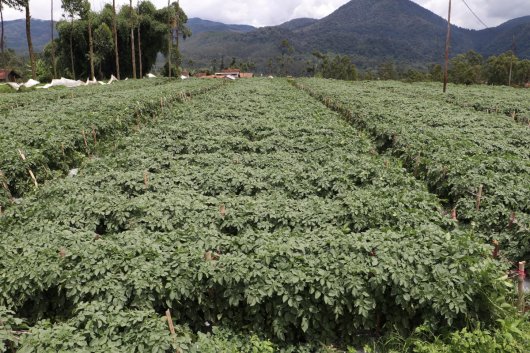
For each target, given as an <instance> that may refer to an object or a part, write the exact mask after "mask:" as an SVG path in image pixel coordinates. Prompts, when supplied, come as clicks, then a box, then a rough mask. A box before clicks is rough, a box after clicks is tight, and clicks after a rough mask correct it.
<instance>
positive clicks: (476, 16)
mask: <svg viewBox="0 0 530 353" xmlns="http://www.w3.org/2000/svg"><path fill="white" fill-rule="evenodd" d="M462 2H463V3H464V4H465V5H466V7H467V8H468V10H469V11H470V12H471V13H472V14H473V16H475V18H476V19H477V20H478V21H479V22H480V23H482V25H483V26H484V27H486V28H489V26H488V25H487V24H485V23H484V21H482V20H481V19H480V17H478V15H477V14H476V13H475V11H473V10H472V9H471V7H469V5H468V4H467V2H466V0H462Z"/></svg>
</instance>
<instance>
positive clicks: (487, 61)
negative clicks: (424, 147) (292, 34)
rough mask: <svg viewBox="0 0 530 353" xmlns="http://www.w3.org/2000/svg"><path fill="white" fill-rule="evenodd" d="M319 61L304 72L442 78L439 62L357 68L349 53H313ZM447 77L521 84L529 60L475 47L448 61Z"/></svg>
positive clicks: (374, 77) (464, 81) (528, 74)
mask: <svg viewBox="0 0 530 353" xmlns="http://www.w3.org/2000/svg"><path fill="white" fill-rule="evenodd" d="M313 55H314V56H315V57H316V58H318V60H319V63H318V64H317V63H315V62H308V65H307V69H306V71H307V75H309V76H318V77H324V78H334V79H341V80H356V79H361V80H403V81H408V82H421V81H435V82H442V81H443V69H442V66H441V65H439V64H435V65H432V66H431V67H430V69H429V70H428V71H426V70H420V69H414V68H410V67H409V68H407V67H403V66H396V65H395V64H394V63H393V62H392V61H387V62H383V63H381V64H379V65H378V67H377V68H376V69H367V70H363V71H361V72H357V71H356V69H355V65H354V64H353V63H352V61H351V59H350V57H348V56H340V55H337V56H335V57H334V58H332V57H330V56H329V55H324V54H321V53H313ZM449 81H450V82H452V83H457V84H467V85H469V84H490V85H506V86H524V85H525V84H527V83H528V82H529V81H530V60H528V59H524V60H521V59H519V58H518V57H517V56H516V55H514V54H513V53H512V52H511V51H509V52H506V53H504V54H501V55H499V56H490V57H488V58H484V57H483V56H482V55H480V54H478V53H477V52H475V51H469V52H467V53H464V54H460V55H457V56H455V57H454V58H452V59H451V60H450V63H449Z"/></svg>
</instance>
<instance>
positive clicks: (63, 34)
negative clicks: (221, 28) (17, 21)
mask: <svg viewBox="0 0 530 353" xmlns="http://www.w3.org/2000/svg"><path fill="white" fill-rule="evenodd" d="M30 1H32V0H0V22H1V27H2V28H1V34H0V50H1V55H2V61H3V62H2V64H3V65H4V66H5V65H6V63H13V62H17V61H16V60H15V59H14V58H13V57H14V53H12V52H10V51H6V50H5V48H4V47H5V40H4V30H3V23H4V21H3V9H4V6H7V7H10V8H13V9H16V10H20V11H24V12H25V14H26V37H27V42H28V52H29V61H30V66H31V76H32V78H33V79H39V80H41V81H49V80H51V79H53V78H58V77H60V76H64V77H68V78H72V79H79V78H83V79H84V78H90V79H91V80H94V79H95V78H100V79H101V78H104V77H110V76H111V75H115V76H116V77H117V78H118V79H121V77H132V78H138V77H143V76H144V75H145V74H146V73H147V72H148V71H149V70H150V69H151V68H152V66H153V65H154V64H155V62H156V60H157V55H158V54H159V53H164V54H165V58H166V64H165V67H164V69H163V71H164V74H166V75H168V76H176V75H178V74H179V72H180V71H179V70H180V66H181V65H182V58H181V55H180V52H179V40H180V39H186V38H188V37H189V36H191V31H190V29H189V28H188V27H187V26H186V23H187V21H188V17H187V16H186V14H185V13H184V11H183V10H182V8H181V7H180V5H179V2H178V1H177V2H173V3H171V0H168V6H167V7H164V8H162V9H157V8H156V7H155V6H154V5H153V3H152V2H150V1H144V0H142V1H140V0H136V2H135V3H133V0H129V4H128V5H124V6H122V7H121V8H120V9H117V8H116V1H115V0H113V1H112V3H107V4H105V5H104V7H103V9H102V10H101V11H99V12H95V11H93V10H92V7H91V4H90V2H89V1H88V0H61V8H62V9H63V11H64V15H63V18H62V19H61V20H60V21H58V22H57V23H55V22H54V21H53V11H54V8H53V7H54V0H50V12H51V14H52V22H51V23H52V25H51V28H50V42H49V43H48V45H47V46H46V47H45V48H44V51H43V53H41V54H40V55H36V54H35V52H34V50H33V45H32V41H31V14H30ZM55 28H56V30H57V32H58V34H59V35H58V37H57V38H55V37H54V29H55Z"/></svg>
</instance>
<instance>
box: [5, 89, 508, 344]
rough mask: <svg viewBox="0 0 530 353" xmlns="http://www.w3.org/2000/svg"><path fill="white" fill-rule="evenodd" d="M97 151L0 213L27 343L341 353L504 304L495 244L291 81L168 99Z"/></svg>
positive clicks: (8, 295)
mask: <svg viewBox="0 0 530 353" xmlns="http://www.w3.org/2000/svg"><path fill="white" fill-rule="evenodd" d="M107 152H108V154H107V155H106V156H102V157H101V158H100V159H98V160H91V161H88V163H87V164H86V166H85V167H83V168H82V169H81V171H80V174H79V176H77V177H75V178H68V179H65V180H56V181H53V182H50V183H47V185H46V186H45V187H43V188H41V189H39V190H38V191H37V192H35V193H32V194H30V195H28V196H27V197H25V199H24V200H23V201H22V202H21V204H20V205H17V206H15V207H12V208H10V209H9V210H8V211H7V212H6V213H5V214H4V215H3V216H2V217H1V218H0V253H2V254H4V256H2V257H1V258H0V306H5V307H6V308H7V309H9V310H12V311H14V312H15V313H16V317H19V318H24V319H25V320H26V322H27V323H28V324H29V325H30V326H32V327H34V328H33V329H31V330H30V333H29V334H28V335H26V336H24V337H23V339H22V341H21V345H22V349H26V350H27V351H31V349H48V350H61V349H62V350H68V351H77V352H83V351H91V352H92V351H101V350H102V349H104V347H112V346H113V345H117V344H122V345H123V346H124V347H127V349H128V351H131V352H133V351H157V350H158V351H166V349H167V347H169V345H177V346H179V347H180V348H181V350H182V351H184V352H196V351H201V350H200V349H198V348H197V347H198V346H197V344H199V345H204V346H202V347H203V352H215V351H216V350H215V348H216V347H212V345H213V346H215V344H211V343H210V344H209V343H208V342H209V341H208V340H206V341H205V340H204V336H202V335H200V334H199V335H198V336H197V337H198V338H197V337H195V333H197V332H201V331H202V332H205V331H208V330H210V328H211V327H212V326H213V327H215V328H218V327H226V328H229V329H233V330H235V331H236V332H237V331H242V332H258V333H259V334H260V335H264V336H266V337H269V338H270V339H273V340H275V341H277V342H278V341H287V342H288V341H291V342H304V341H309V342H313V343H315V342H318V341H320V340H322V341H323V342H340V343H348V342H351V341H352V340H353V339H355V337H357V336H359V335H365V334H370V333H371V332H378V331H383V330H387V329H389V328H391V327H399V328H401V329H403V330H406V329H410V328H413V327H415V326H416V325H418V324H421V323H423V322H424V321H426V320H428V321H430V322H431V323H433V324H435V325H440V326H445V325H448V324H453V325H456V326H458V325H462V324H464V323H465V321H466V319H469V318H476V319H479V320H482V321H484V322H488V321H489V320H490V319H491V318H492V312H493V310H494V308H493V305H492V302H493V301H494V299H495V298H497V297H499V296H504V295H506V290H507V289H506V286H505V284H506V283H505V281H504V280H502V279H499V278H500V277H501V275H502V272H503V271H502V270H503V269H502V268H501V266H499V264H498V263H497V262H496V261H494V260H493V259H491V256H490V254H491V250H492V249H491V247H490V246H485V245H481V244H480V243H479V242H477V240H476V239H475V236H474V235H473V233H472V232H468V231H460V230H452V229H453V227H454V226H455V224H454V222H453V221H451V220H450V218H449V217H448V216H447V215H444V214H443V212H442V207H441V205H440V203H439V202H438V200H437V199H436V197H434V196H433V195H432V194H430V193H429V192H428V190H427V188H426V186H425V185H424V184H423V183H421V182H419V181H417V180H415V179H414V178H413V177H412V176H410V175H409V174H408V173H407V172H406V171H405V170H404V169H403V168H402V167H401V165H400V163H399V162H398V161H397V160H395V159H394V158H392V157H385V156H378V155H377V153H376V152H375V151H374V147H373V145H372V143H371V141H370V140H369V139H368V138H367V137H366V136H365V135H364V134H363V133H360V132H358V131H356V130H355V129H353V128H352V127H351V126H349V125H348V124H346V123H345V122H343V121H342V120H340V119H339V116H338V115H337V114H335V113H333V112H331V111H329V110H328V109H326V107H325V106H323V105H322V104H320V103H318V102H316V101H314V100H312V99H308V97H307V95H305V94H304V93H303V92H300V91H298V90H296V89H294V88H292V87H291V86H289V85H288V84H287V83H285V82H284V81H277V82H273V81H268V80H252V81H238V82H236V83H234V84H231V85H226V86H225V87H224V88H223V89H222V90H217V91H214V92H213V93H209V94H205V95H202V96H200V97H197V98H195V99H193V100H192V101H190V102H187V103H186V104H183V105H176V106H175V107H174V108H173V110H172V111H171V112H170V111H166V112H164V114H163V115H162V116H160V121H159V123H158V124H156V125H152V126H148V127H146V128H145V129H142V130H141V131H140V132H139V133H138V134H135V135H131V136H129V137H126V138H123V139H120V140H118V141H116V143H115V144H114V145H113V148H112V149H111V150H109V151H107ZM168 308H170V309H171V312H172V314H173V317H174V318H175V320H176V323H177V324H179V325H180V326H178V327H179V329H182V330H183V331H182V332H180V333H179V334H178V338H179V339H181V340H182V341H179V342H177V343H175V342H174V341H172V340H171V339H170V337H169V332H168V331H167V330H166V331H165V332H164V330H163V326H162V324H161V322H162V321H161V318H162V316H163V313H164V312H165V311H166V309H168ZM127 322H130V324H127ZM186 332H187V333H186ZM61 337H66V338H67V339H63V340H62V339H61ZM201 337H202V338H201ZM188 338H189V339H191V340H192V341H193V342H195V343H193V344H189V343H186V342H187V341H186V339H188ZM212 342H215V341H212ZM267 342H268V341H267V340H263V341H262V340H259V339H258V340H256V342H254V343H250V342H249V344H250V345H251V346H252V345H254V344H256V345H257V346H259V347H261V348H259V349H260V350H258V351H260V352H266V351H268V348H267V347H269V344H268V343H267ZM74 344H75V345H74ZM227 344H228V343H227ZM67 345H71V346H67ZM246 347H247V348H242V349H244V351H247V349H248V351H249V352H253V351H256V350H253V349H252V350H251V348H252V347H251V348H248V346H246ZM254 348H255V347H254Z"/></svg>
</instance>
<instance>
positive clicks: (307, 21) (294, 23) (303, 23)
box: [278, 18, 318, 31]
mask: <svg viewBox="0 0 530 353" xmlns="http://www.w3.org/2000/svg"><path fill="white" fill-rule="evenodd" d="M316 22H318V20H315V19H314V18H295V19H294V20H291V21H287V22H285V23H282V24H281V25H279V26H278V27H279V28H282V29H288V30H291V31H295V30H297V29H300V28H304V27H307V26H310V25H312V24H314V23H316Z"/></svg>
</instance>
